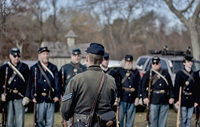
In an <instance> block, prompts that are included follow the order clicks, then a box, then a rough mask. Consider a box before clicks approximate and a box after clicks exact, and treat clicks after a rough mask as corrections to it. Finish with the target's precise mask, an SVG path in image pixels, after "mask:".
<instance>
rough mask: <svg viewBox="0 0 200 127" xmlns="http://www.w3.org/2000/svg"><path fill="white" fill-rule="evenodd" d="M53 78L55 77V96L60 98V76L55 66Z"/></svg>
mask: <svg viewBox="0 0 200 127" xmlns="http://www.w3.org/2000/svg"><path fill="white" fill-rule="evenodd" d="M54 78H55V90H56V95H55V97H58V98H60V86H61V82H60V77H59V73H58V69H57V67H55V70H54Z"/></svg>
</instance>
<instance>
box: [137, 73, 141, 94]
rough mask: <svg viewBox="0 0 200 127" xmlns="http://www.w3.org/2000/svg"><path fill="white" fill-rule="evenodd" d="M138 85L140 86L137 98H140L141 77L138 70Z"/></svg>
mask: <svg viewBox="0 0 200 127" xmlns="http://www.w3.org/2000/svg"><path fill="white" fill-rule="evenodd" d="M137 84H138V91H137V97H138V98H140V93H141V76H140V73H139V71H138V70H137Z"/></svg>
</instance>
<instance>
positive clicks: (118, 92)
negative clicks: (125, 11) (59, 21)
mask: <svg viewBox="0 0 200 127" xmlns="http://www.w3.org/2000/svg"><path fill="white" fill-rule="evenodd" d="M49 52H50V50H48V47H40V48H39V51H38V56H39V61H38V62H37V63H36V64H35V65H33V66H32V67H31V68H30V70H29V67H28V65H26V64H25V63H23V62H20V56H21V54H20V50H19V48H12V49H11V50H10V54H9V57H10V61H9V62H7V63H6V64H4V65H2V66H1V69H0V74H1V77H0V85H1V86H2V87H1V88H2V89H0V90H1V91H0V92H1V93H2V94H1V100H2V101H3V102H5V101H6V104H7V105H6V107H7V116H6V126H7V127H14V126H16V127H24V116H25V105H27V104H28V103H29V102H30V101H33V102H34V103H37V126H39V127H44V126H47V127H52V126H53V123H54V110H55V102H57V101H59V99H60V98H61V100H62V105H61V115H62V117H63V119H64V120H63V126H70V125H71V121H72V122H76V121H77V120H79V119H74V118H73V119H71V118H72V116H73V115H74V114H81V116H82V115H89V114H90V110H91V105H92V104H93V101H91V100H93V99H94V97H95V91H94V92H93V90H95V89H97V88H98V85H96V86H95V85H94V84H99V83H98V82H100V81H101V77H102V76H103V73H102V70H103V72H104V73H108V74H109V75H111V76H112V77H114V78H112V77H111V76H108V75H107V82H106V84H109V85H107V86H104V87H105V89H103V91H102V92H103V93H101V94H100V95H101V98H102V99H101V98H100V99H99V100H98V101H97V102H98V104H97V107H96V108H95V112H97V113H99V114H103V113H105V112H107V111H109V110H110V109H112V106H113V104H114V102H115V101H116V102H117V104H118V105H119V125H120V127H123V126H124V125H126V127H133V124H134V118H135V113H136V106H137V105H138V103H139V98H140V94H142V98H143V102H144V104H146V105H149V106H150V127H165V126H166V122H167V117H168V111H169V104H172V103H174V102H175V103H176V104H177V105H179V102H178V99H179V88H180V86H182V88H183V90H182V93H183V94H182V96H181V98H182V101H181V117H180V124H181V127H190V125H191V117H192V113H193V110H194V107H197V106H198V99H199V98H198V96H199V91H198V89H199V86H198V84H197V83H198V82H199V80H200V78H199V72H193V71H192V69H191V67H192V64H193V57H192V56H190V55H186V56H185V57H184V59H183V64H184V66H185V68H184V69H183V70H181V71H180V72H178V73H177V75H176V79H175V87H173V85H172V81H171V78H170V75H169V74H168V72H167V71H165V70H162V69H161V61H160V58H159V57H158V56H155V57H153V58H152V69H151V70H149V71H147V72H146V73H145V74H144V76H143V78H141V75H140V72H139V71H138V69H136V68H135V66H134V62H133V56H132V55H126V56H125V58H124V59H123V60H122V67H120V68H118V69H117V70H116V71H114V70H110V69H109V68H108V62H109V54H108V53H105V52H104V47H103V46H102V45H100V44H98V43H91V44H90V46H89V47H88V48H87V50H86V52H87V56H86V64H87V67H88V68H87V69H86V67H85V66H83V65H81V64H80V60H81V51H80V49H78V48H76V49H73V51H72V55H71V60H72V61H71V63H69V64H65V65H63V66H62V67H61V69H60V71H58V69H57V67H56V66H55V65H53V64H52V63H50V62H49ZM6 68H7V69H8V73H6V70H7V69H6ZM35 68H36V69H35ZM63 72H64V88H63V90H62V88H61V84H62V83H61V81H62V74H63ZM35 73H36V74H37V77H36V78H37V83H36V84H37V87H36V94H37V98H35V96H34V94H35V91H34V89H35V82H34V79H35ZM79 73H80V74H79ZM77 74H79V75H77ZM6 75H7V79H8V81H7V86H6V94H4V93H3V89H4V88H5V76H6ZM75 75H77V76H75ZM73 77H74V78H73ZM150 78H151V79H152V80H151V90H150V91H151V96H150V98H149V99H148V92H147V88H148V84H149V79H150ZM82 86H85V87H83V88H82ZM90 88H91V89H90ZM91 90H92V91H91ZM64 91H65V92H64ZM63 94H64V95H63ZM93 94H94V96H93ZM61 95H62V96H61ZM115 98H116V99H115ZM101 100H104V101H101ZM98 105H99V106H98ZM125 116H126V117H125ZM79 117H80V116H78V117H77V118H79ZM84 117H85V116H84ZM124 118H126V120H125V123H124ZM93 121H94V122H93V123H92V126H98V125H97V123H99V120H98V119H95V118H93Z"/></svg>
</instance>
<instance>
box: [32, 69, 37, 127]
mask: <svg viewBox="0 0 200 127" xmlns="http://www.w3.org/2000/svg"><path fill="white" fill-rule="evenodd" d="M34 83H35V89H34V98H35V99H36V98H37V93H36V86H37V68H35V82H34ZM36 104H37V103H34V111H33V112H34V113H33V114H34V118H33V119H34V120H33V127H37V121H36V120H37V118H36V115H37V107H36Z"/></svg>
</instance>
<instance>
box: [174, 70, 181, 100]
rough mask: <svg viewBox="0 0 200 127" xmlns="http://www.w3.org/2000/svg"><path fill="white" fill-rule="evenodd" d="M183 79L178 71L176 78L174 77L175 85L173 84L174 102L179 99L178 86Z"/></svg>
mask: <svg viewBox="0 0 200 127" xmlns="http://www.w3.org/2000/svg"><path fill="white" fill-rule="evenodd" d="M182 81H183V79H182V77H181V73H180V72H178V73H177V74H176V78H175V85H174V92H175V103H176V102H177V101H178V99H179V90H180V86H181V84H183V83H182Z"/></svg>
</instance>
